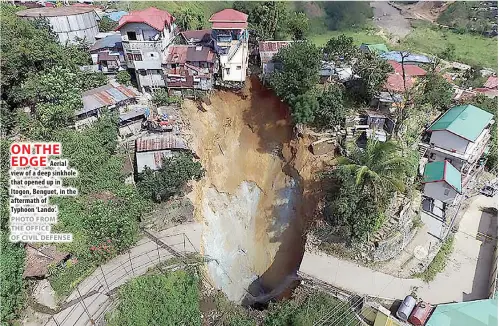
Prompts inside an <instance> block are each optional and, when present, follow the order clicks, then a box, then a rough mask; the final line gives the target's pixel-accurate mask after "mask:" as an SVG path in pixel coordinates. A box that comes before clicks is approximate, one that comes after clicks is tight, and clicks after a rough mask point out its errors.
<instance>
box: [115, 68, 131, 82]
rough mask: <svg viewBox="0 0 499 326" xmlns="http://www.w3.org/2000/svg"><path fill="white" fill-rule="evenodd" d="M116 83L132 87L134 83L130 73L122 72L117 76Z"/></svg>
mask: <svg viewBox="0 0 499 326" xmlns="http://www.w3.org/2000/svg"><path fill="white" fill-rule="evenodd" d="M116 81H117V82H118V83H120V84H123V85H130V84H131V82H132V77H131V76H130V73H129V72H128V71H126V70H122V71H119V72H118V73H117V74H116Z"/></svg>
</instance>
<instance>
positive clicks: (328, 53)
mask: <svg viewBox="0 0 499 326" xmlns="http://www.w3.org/2000/svg"><path fill="white" fill-rule="evenodd" d="M323 53H324V57H325V58H326V59H327V60H329V61H334V62H335V63H336V64H340V63H342V62H347V63H348V62H351V60H352V59H353V58H355V57H357V56H359V55H360V51H359V49H358V47H357V46H355V44H354V42H353V38H352V37H349V36H345V34H341V35H340V36H338V37H333V38H331V39H330V40H329V41H327V43H326V45H325V46H324V49H323Z"/></svg>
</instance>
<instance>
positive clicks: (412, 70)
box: [388, 60, 426, 77]
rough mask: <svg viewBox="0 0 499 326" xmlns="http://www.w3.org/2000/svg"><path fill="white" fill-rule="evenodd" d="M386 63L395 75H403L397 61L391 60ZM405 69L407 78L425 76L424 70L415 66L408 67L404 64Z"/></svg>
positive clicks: (400, 65)
mask: <svg viewBox="0 0 499 326" xmlns="http://www.w3.org/2000/svg"><path fill="white" fill-rule="evenodd" d="M388 63H389V64H390V65H391V66H392V67H393V69H394V70H395V72H396V73H398V74H400V75H403V74H402V64H401V63H398V62H397V61H393V60H388ZM404 68H405V75H406V77H407V76H425V75H426V70H424V69H423V68H420V67H418V66H416V65H408V64H404Z"/></svg>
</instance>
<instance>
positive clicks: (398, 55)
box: [380, 51, 432, 63]
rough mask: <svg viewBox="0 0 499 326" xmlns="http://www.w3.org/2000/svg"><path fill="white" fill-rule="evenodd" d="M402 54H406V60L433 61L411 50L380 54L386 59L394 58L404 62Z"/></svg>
mask: <svg viewBox="0 0 499 326" xmlns="http://www.w3.org/2000/svg"><path fill="white" fill-rule="evenodd" d="M402 54H403V55H404V62H418V63H431V62H432V60H431V59H430V58H428V57H427V56H425V55H422V54H414V53H409V52H402V53H401V52H400V51H390V52H386V53H382V54H381V55H380V56H381V57H382V58H384V59H386V60H393V61H397V62H402Z"/></svg>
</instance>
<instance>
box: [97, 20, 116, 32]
mask: <svg viewBox="0 0 499 326" xmlns="http://www.w3.org/2000/svg"><path fill="white" fill-rule="evenodd" d="M116 27H118V22H115V21H114V20H112V19H111V18H109V17H107V16H103V17H101V19H100V20H99V31H100V32H112V31H114V30H115V29H116Z"/></svg>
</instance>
